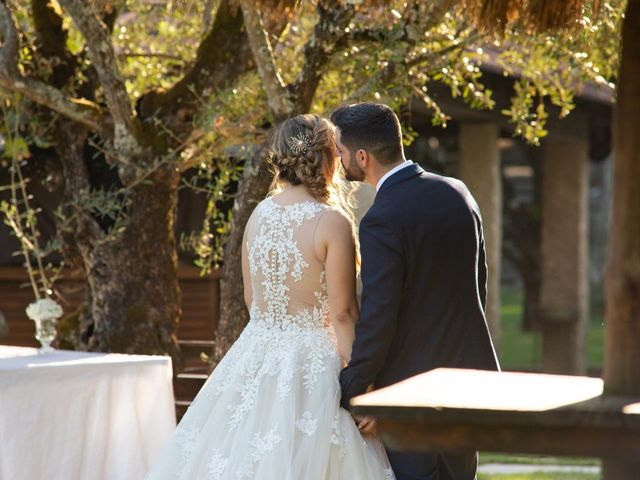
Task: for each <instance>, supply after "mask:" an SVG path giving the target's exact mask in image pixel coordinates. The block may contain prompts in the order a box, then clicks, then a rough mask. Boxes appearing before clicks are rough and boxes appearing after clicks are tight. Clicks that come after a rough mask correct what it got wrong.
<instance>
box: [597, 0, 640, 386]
mask: <svg viewBox="0 0 640 480" xmlns="http://www.w3.org/2000/svg"><path fill="white" fill-rule="evenodd" d="M618 78H619V79H618V100H617V102H616V105H615V112H614V124H613V146H614V160H613V162H614V174H613V175H614V177H613V182H614V183H613V184H614V188H613V209H612V218H611V230H610V239H609V261H608V265H607V272H606V280H605V287H606V314H605V325H606V330H605V364H604V380H605V391H606V392H607V393H609V394H617V395H634V396H638V395H640V342H639V340H638V339H640V188H638V182H640V135H638V118H640V82H638V78H640V0H630V1H629V4H628V6H627V12H626V16H625V20H624V24H623V28H622V59H621V65H620V75H619V77H618Z"/></svg>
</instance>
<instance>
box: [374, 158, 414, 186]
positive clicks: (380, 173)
mask: <svg viewBox="0 0 640 480" xmlns="http://www.w3.org/2000/svg"><path fill="white" fill-rule="evenodd" d="M404 162H405V158H404V156H403V157H401V158H400V159H398V160H397V161H395V162H393V163H391V164H388V165H382V164H380V163H378V164H377V165H376V168H375V169H374V170H373V171H372V175H370V176H369V178H367V180H366V181H367V183H368V184H370V185H371V186H373V187H375V186H377V185H378V182H379V181H380V180H381V179H382V177H384V176H385V175H386V174H387V173H389V172H390V171H391V170H393V169H394V168H396V167H397V166H398V165H401V164H403V163H404Z"/></svg>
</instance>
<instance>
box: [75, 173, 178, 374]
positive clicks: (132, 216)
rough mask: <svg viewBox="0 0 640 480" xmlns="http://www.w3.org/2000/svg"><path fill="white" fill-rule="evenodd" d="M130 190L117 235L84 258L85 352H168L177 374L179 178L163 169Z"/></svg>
mask: <svg viewBox="0 0 640 480" xmlns="http://www.w3.org/2000/svg"><path fill="white" fill-rule="evenodd" d="M152 181H153V183H152V184H149V185H145V184H140V185H138V186H136V187H134V189H133V191H132V192H131V203H130V206H129V207H128V212H127V226H126V228H125V230H124V232H123V233H122V235H121V237H119V238H118V239H116V240H114V241H109V242H104V243H98V244H97V245H95V246H94V248H93V249H92V251H90V252H88V254H87V255H86V257H85V265H86V267H85V268H86V270H87V278H88V283H89V288H90V289H91V294H92V300H93V301H92V305H91V318H92V320H93V332H92V334H91V336H90V339H89V349H90V350H96V351H101V352H121V353H138V354H165V353H167V352H168V353H169V354H170V355H171V356H172V358H173V360H174V370H175V371H178V370H179V367H180V362H179V348H178V345H177V341H176V335H175V334H176V330H177V327H178V322H179V317H180V313H181V310H180V288H179V285H178V260H177V254H176V240H175V234H174V224H175V215H176V207H177V187H178V183H179V176H178V174H177V173H176V172H174V171H171V169H170V168H167V169H166V170H165V171H161V172H157V173H156V174H154V175H153V177H152Z"/></svg>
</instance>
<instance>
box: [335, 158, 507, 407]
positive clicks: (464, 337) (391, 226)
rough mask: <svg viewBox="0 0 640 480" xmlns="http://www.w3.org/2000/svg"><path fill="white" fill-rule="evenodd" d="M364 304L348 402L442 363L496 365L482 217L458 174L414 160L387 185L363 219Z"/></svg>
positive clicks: (344, 375) (345, 387)
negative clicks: (434, 171) (429, 169)
mask: <svg viewBox="0 0 640 480" xmlns="http://www.w3.org/2000/svg"><path fill="white" fill-rule="evenodd" d="M360 246H361V254H362V272H361V277H362V286H363V290H362V308H361V314H360V319H359V320H358V322H357V323H356V338H355V341H354V343H353V352H352V356H351V362H350V363H349V365H348V366H347V367H346V368H345V369H344V370H343V371H342V372H341V374H340V384H341V386H342V405H343V406H344V407H345V408H348V407H349V401H350V400H351V398H352V397H354V396H356V395H359V394H362V393H364V392H365V391H366V390H367V387H368V386H369V385H370V384H374V386H375V388H380V387H385V386H387V385H391V384H393V383H396V382H398V381H400V380H404V379H406V378H408V377H411V376H413V375H416V374H419V373H422V372H426V371H428V370H431V369H434V368H438V367H458V368H475V369H484V370H497V369H498V368H499V367H498V361H497V359H496V355H495V351H494V348H493V344H492V341H491V337H490V335H489V330H488V328H487V322H486V319H485V314H484V307H485V302H486V294H487V287H486V285H487V267H486V262H485V249H484V239H483V234H482V220H481V217H480V211H479V209H478V206H477V204H476V202H475V200H474V199H473V197H472V196H471V194H470V193H469V190H468V189H467V187H466V186H465V185H464V184H463V183H462V182H461V181H459V180H455V179H452V178H446V177H442V176H439V175H435V174H431V173H426V172H425V171H424V170H422V169H421V168H420V167H419V166H417V165H415V164H413V165H410V166H408V167H405V168H403V169H402V170H400V171H398V172H396V173H394V174H393V175H391V176H390V177H389V178H387V180H386V181H385V182H384V183H383V184H382V186H381V188H380V190H379V191H378V193H377V195H376V197H375V201H374V203H373V206H372V207H371V208H370V209H369V211H368V212H367V214H366V215H365V217H364V218H363V219H362V222H361V224H360Z"/></svg>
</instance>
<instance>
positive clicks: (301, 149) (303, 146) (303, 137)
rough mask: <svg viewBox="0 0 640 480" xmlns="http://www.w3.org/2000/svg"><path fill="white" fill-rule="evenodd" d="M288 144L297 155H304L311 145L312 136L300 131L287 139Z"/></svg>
mask: <svg viewBox="0 0 640 480" xmlns="http://www.w3.org/2000/svg"><path fill="white" fill-rule="evenodd" d="M287 145H289V148H290V149H291V151H292V152H293V153H295V154H296V155H304V154H305V153H307V150H309V147H310V146H311V137H310V136H309V135H307V134H306V133H302V132H299V133H298V134H297V135H295V136H293V137H291V138H290V139H289V140H287Z"/></svg>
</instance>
